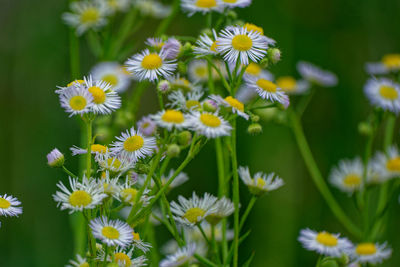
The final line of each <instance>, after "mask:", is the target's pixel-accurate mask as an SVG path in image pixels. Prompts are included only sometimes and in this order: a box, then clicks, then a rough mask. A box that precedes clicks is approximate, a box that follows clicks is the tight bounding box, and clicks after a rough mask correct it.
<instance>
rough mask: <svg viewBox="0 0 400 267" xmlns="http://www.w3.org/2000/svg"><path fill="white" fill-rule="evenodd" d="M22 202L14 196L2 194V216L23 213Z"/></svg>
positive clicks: (0, 209)
mask: <svg viewBox="0 0 400 267" xmlns="http://www.w3.org/2000/svg"><path fill="white" fill-rule="evenodd" d="M19 205H21V202H20V201H19V200H18V199H17V198H16V197H13V196H10V195H9V196H7V194H4V195H0V215H1V216H5V217H7V216H10V217H13V216H17V217H18V215H19V214H22V207H19Z"/></svg>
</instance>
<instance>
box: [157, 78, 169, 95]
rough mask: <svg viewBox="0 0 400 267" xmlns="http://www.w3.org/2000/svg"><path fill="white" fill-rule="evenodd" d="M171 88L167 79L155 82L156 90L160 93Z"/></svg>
mask: <svg viewBox="0 0 400 267" xmlns="http://www.w3.org/2000/svg"><path fill="white" fill-rule="evenodd" d="M170 89H171V83H170V82H169V81H167V80H162V81H160V82H159V83H158V84H157V90H158V91H160V92H161V93H164V94H165V93H168V92H169V90H170Z"/></svg>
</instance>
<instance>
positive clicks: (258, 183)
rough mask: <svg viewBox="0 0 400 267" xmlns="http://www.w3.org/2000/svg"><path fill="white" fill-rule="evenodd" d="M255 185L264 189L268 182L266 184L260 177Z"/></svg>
mask: <svg viewBox="0 0 400 267" xmlns="http://www.w3.org/2000/svg"><path fill="white" fill-rule="evenodd" d="M255 182H256V183H255V184H256V186H257V187H258V188H264V186H265V185H266V184H267V182H265V180H264V179H263V178H261V177H258V178H257V179H255Z"/></svg>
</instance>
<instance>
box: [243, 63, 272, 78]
mask: <svg viewBox="0 0 400 267" xmlns="http://www.w3.org/2000/svg"><path fill="white" fill-rule="evenodd" d="M242 67H245V68H246V70H245V71H244V76H245V77H247V78H250V77H259V78H264V79H267V80H269V81H272V80H274V75H273V74H272V73H270V72H269V71H267V70H265V69H263V68H262V66H260V64H257V63H254V62H250V64H249V65H247V67H246V66H242Z"/></svg>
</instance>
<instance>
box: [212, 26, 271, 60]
mask: <svg viewBox="0 0 400 267" xmlns="http://www.w3.org/2000/svg"><path fill="white" fill-rule="evenodd" d="M270 44H271V43H270V42H269V41H268V39H266V38H265V36H262V35H261V34H260V33H259V32H254V31H248V30H247V29H246V28H243V27H233V28H231V29H224V30H222V32H221V34H220V36H219V37H218V39H217V51H218V52H220V53H221V54H223V55H224V60H225V61H227V62H229V63H232V64H236V62H237V61H238V60H240V63H241V64H243V65H248V64H249V60H251V61H254V62H258V61H259V60H261V59H262V58H263V57H264V56H265V55H266V54H267V48H268V46H269V45H270Z"/></svg>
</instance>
